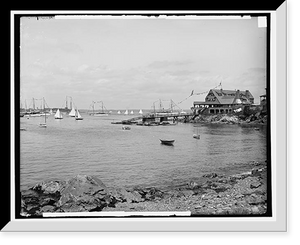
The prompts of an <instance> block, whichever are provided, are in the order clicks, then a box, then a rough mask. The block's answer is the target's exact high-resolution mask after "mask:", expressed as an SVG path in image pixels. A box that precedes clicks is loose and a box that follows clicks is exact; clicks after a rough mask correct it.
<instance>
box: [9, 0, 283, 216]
mask: <svg viewBox="0 0 300 245" xmlns="http://www.w3.org/2000/svg"><path fill="white" fill-rule="evenodd" d="M275 2H276V1H275ZM275 2H273V3H275ZM278 2H279V1H278ZM280 2H281V3H282V1H280ZM229 6H230V4H229V5H228V8H222V10H223V11H224V10H227V9H228V10H235V9H236V8H238V6H236V8H232V7H229ZM210 9H211V8H209V9H208V10H210ZM261 9H264V8H261V7H260V8H257V9H255V8H254V9H253V8H250V9H249V10H261ZM267 9H268V10H269V9H270V8H267ZM80 10H82V9H80ZM181 10H182V9H181ZM201 10H203V9H201ZM204 10H207V9H204ZM215 10H216V9H214V11H215ZM243 10H245V9H243ZM122 11H124V9H123V10H122ZM168 11H169V10H168ZM194 11H195V10H194ZM194 11H187V12H185V13H180V14H178V13H175V12H174V13H163V12H162V13H159V14H144V13H141V15H144V16H145V15H146V16H158V15H160V14H165V15H191V14H194V15H226V16H230V15H242V16H243V15H250V16H253V17H257V16H266V17H267V39H266V42H267V43H266V47H267V50H266V52H267V55H266V58H267V66H266V67H267V69H266V75H267V76H266V80H267V88H266V94H267V102H268V103H267V111H268V124H267V170H268V171H267V212H266V214H264V215H197V216H196V215H195V216H191V218H192V217H210V218H219V217H226V218H231V217H271V216H272V191H271V189H272V187H271V131H270V130H271V127H270V123H271V114H270V101H271V100H270V29H271V26H270V24H271V20H270V18H271V15H270V13H222V14H217V13H213V14H208V13H203V14H199V13H195V12H194ZM61 14H62V15H74V14H65V13H61ZM136 14H137V13H134V14H126V15H136ZM55 15H60V13H59V14H35V15H34V14H15V15H14V42H15V43H14V45H15V46H14V51H15V53H14V59H15V60H14V66H15V70H14V75H15V100H14V103H15V115H16V116H15V120H14V122H15V193H16V196H15V198H16V199H15V200H16V203H15V204H16V205H15V212H16V213H15V218H16V219H40V218H42V219H49V218H45V217H23V216H21V215H20V211H21V197H20V119H19V116H18V115H19V114H20V108H19V105H20V52H19V51H20V49H19V46H20V18H21V17H37V16H41V17H51V16H55ZM87 15H91V14H87ZM92 15H95V14H92ZM99 15H113V16H118V15H123V13H122V12H120V14H119V13H116V14H109V13H108V14H106V13H105V14H102V13H101V14H99ZM9 206H10V204H9ZM8 213H9V212H8ZM99 217H101V216H99ZM99 217H89V218H99ZM136 217H143V218H145V217H146V218H157V217H160V218H161V217H163V218H171V217H175V216H167V217H166V216H141V215H136V216H129V217H128V216H126V218H136ZM180 217H184V216H179V217H178V216H176V218H180ZM55 218H56V217H55ZM55 218H50V219H55ZM57 218H58V217H57ZM60 218H61V217H60ZM66 218H86V217H82V216H79V217H66ZM109 218H119V217H115V216H111V217H109ZM184 218H186V216H185V217H184Z"/></svg>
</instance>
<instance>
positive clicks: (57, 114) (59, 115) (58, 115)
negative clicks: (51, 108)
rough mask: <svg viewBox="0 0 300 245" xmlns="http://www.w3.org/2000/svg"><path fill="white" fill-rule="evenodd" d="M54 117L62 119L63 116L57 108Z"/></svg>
mask: <svg viewBox="0 0 300 245" xmlns="http://www.w3.org/2000/svg"><path fill="white" fill-rule="evenodd" d="M54 118H55V119H63V116H62V114H61V112H60V111H59V109H57V111H56V113H55V115H54Z"/></svg>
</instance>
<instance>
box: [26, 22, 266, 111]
mask: <svg viewBox="0 0 300 245" xmlns="http://www.w3.org/2000/svg"><path fill="white" fill-rule="evenodd" d="M20 57H21V58H20V65H21V72H20V89H21V95H20V96H21V103H22V105H23V107H25V106H24V105H25V100H26V105H27V108H29V107H32V98H35V99H36V102H35V104H36V105H37V106H39V104H40V103H41V100H40V99H41V98H43V97H44V98H45V100H46V103H47V105H48V106H49V107H51V108H52V107H53V108H55V107H64V106H65V103H66V102H65V101H66V97H67V96H68V99H69V100H70V97H72V101H73V102H74V106H76V107H77V108H79V109H89V108H90V106H91V104H92V101H103V103H104V105H105V107H106V108H107V109H122V110H123V109H124V110H125V109H128V110H130V109H151V108H153V105H155V106H156V108H157V107H158V106H159V104H158V101H159V100H161V101H162V103H163V107H164V108H168V107H169V106H170V100H173V102H174V103H175V104H177V105H178V107H179V108H181V109H189V108H190V107H192V106H193V101H204V99H205V96H206V93H204V92H206V91H209V89H211V88H214V87H216V86H217V85H219V84H220V82H221V83H222V88H223V89H226V90H227V89H232V90H235V89H239V90H246V89H248V90H250V92H251V93H252V95H253V96H254V101H255V103H256V104H257V103H259V96H260V95H262V94H265V88H266V28H264V27H260V26H259V25H258V19H257V17H251V18H250V19H182V18H176V17H175V18H149V17H142V16H141V17H140V18H134V19H132V18H128V17H127V16H124V17H122V18H112V17H111V18H106V19H101V18H89V19H76V18H75V19H56V18H36V17H22V18H21V27H20ZM192 90H194V95H193V96H191V97H189V95H190V94H191V91H192ZM197 93H204V94H201V95H196V94H197Z"/></svg>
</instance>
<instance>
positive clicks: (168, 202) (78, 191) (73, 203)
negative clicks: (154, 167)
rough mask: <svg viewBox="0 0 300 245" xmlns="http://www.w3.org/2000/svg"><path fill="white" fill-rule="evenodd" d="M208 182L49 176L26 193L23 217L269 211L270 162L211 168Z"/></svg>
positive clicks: (249, 212) (251, 212) (23, 202)
mask: <svg viewBox="0 0 300 245" xmlns="http://www.w3.org/2000/svg"><path fill="white" fill-rule="evenodd" d="M202 179H203V181H202V182H201V183H200V182H199V183H196V182H194V181H191V182H188V183H187V184H186V185H185V186H180V187H176V188H168V189H164V190H159V189H157V188H154V187H149V188H140V187H134V188H108V187H106V186H105V185H104V184H103V183H102V182H101V180H99V179H98V178H97V177H94V176H87V175H78V176H76V177H74V178H72V179H70V180H68V181H46V182H42V183H39V184H37V185H35V186H33V187H32V188H30V189H29V190H26V191H23V192H22V193H21V197H22V198H21V199H22V203H21V208H22V211H21V212H22V213H21V214H22V215H24V216H38V215H42V213H44V212H93V211H140V212H141V211H191V213H192V215H253V214H255V215H261V214H264V213H266V211H267V192H266V189H267V187H266V185H267V183H266V166H265V163H256V162H253V169H252V170H251V171H249V172H247V173H242V174H236V175H230V176H225V175H220V174H216V173H210V174H206V175H203V176H202Z"/></svg>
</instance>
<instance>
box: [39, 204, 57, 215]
mask: <svg viewBox="0 0 300 245" xmlns="http://www.w3.org/2000/svg"><path fill="white" fill-rule="evenodd" d="M55 209H56V208H55V207H54V206H51V205H46V206H44V207H42V208H41V209H40V212H41V213H51V212H54V211H55Z"/></svg>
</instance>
